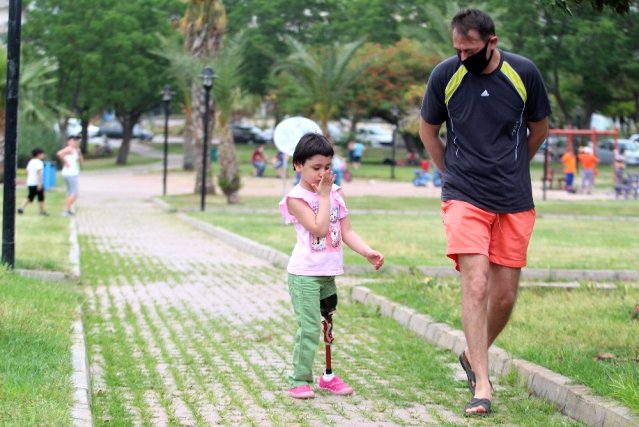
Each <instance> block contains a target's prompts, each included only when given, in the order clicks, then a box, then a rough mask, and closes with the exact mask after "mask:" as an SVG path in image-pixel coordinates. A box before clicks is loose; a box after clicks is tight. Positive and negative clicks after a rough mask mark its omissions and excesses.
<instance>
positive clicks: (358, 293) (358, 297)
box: [351, 286, 371, 303]
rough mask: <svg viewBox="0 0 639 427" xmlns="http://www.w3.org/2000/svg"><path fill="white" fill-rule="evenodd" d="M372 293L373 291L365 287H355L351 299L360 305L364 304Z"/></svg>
mask: <svg viewBox="0 0 639 427" xmlns="http://www.w3.org/2000/svg"><path fill="white" fill-rule="evenodd" d="M370 293H371V290H370V289H368V288H367V287H365V286H355V287H354V288H353V290H352V291H351V298H352V299H353V300H355V301H357V302H359V303H363V302H364V301H366V298H367V297H368V294H370Z"/></svg>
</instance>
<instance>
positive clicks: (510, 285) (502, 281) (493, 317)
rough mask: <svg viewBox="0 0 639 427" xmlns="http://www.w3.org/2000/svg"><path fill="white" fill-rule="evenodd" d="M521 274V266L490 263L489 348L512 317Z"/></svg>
mask: <svg viewBox="0 0 639 427" xmlns="http://www.w3.org/2000/svg"><path fill="white" fill-rule="evenodd" d="M520 274H521V269H520V268H510V267H504V266H503V265H497V264H492V263H491V264H490V269H489V270H488V323H487V325H488V348H490V346H491V345H492V344H493V342H494V341H495V339H496V338H497V337H498V336H499V334H500V333H501V331H502V330H503V329H504V327H505V326H506V324H507V323H508V320H509V319H510V315H511V313H512V311H513V307H514V306H515V301H517V289H518V288H519V277H520ZM471 366H472V362H471Z"/></svg>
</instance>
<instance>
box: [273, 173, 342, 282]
mask: <svg viewBox="0 0 639 427" xmlns="http://www.w3.org/2000/svg"><path fill="white" fill-rule="evenodd" d="M339 189H340V187H339V186H337V185H335V184H333V188H332V189H331V194H330V196H329V200H330V206H331V207H330V224H329V226H328V233H327V234H326V236H322V237H316V236H313V235H312V234H311V232H310V231H308V230H307V229H306V228H304V226H303V225H302V224H300V223H299V222H298V221H297V218H295V217H294V216H293V215H291V213H290V212H289V211H288V203H287V202H288V199H289V198H293V199H302V200H304V201H305V202H306V203H307V204H308V205H309V206H310V208H311V209H312V210H313V212H315V213H317V211H318V209H319V200H320V199H319V195H318V194H317V193H315V192H313V191H308V190H305V189H304V188H302V187H301V186H300V185H299V184H298V185H296V186H295V187H293V189H292V190H291V191H290V192H289V193H288V194H287V195H286V197H284V199H282V201H281V202H280V212H281V213H282V217H284V222H285V223H286V224H293V225H294V227H295V233H296V234H297V243H296V244H295V248H294V249H293V253H292V254H291V258H290V260H289V262H288V267H287V268H286V270H287V271H288V272H289V273H291V274H296V275H298V276H336V275H338V274H343V273H344V256H343V252H342V227H341V223H340V219H342V218H344V217H345V216H346V215H347V214H348V210H347V209H346V203H345V202H344V199H343V198H342V196H340V194H339V193H338V192H337V190H339Z"/></svg>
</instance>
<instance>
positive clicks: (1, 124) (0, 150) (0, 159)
mask: <svg viewBox="0 0 639 427" xmlns="http://www.w3.org/2000/svg"><path fill="white" fill-rule="evenodd" d="M4 114H5V110H4V108H2V109H0V184H1V183H3V182H4V131H5V125H6V123H5V115H4Z"/></svg>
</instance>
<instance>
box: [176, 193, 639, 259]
mask: <svg viewBox="0 0 639 427" xmlns="http://www.w3.org/2000/svg"><path fill="white" fill-rule="evenodd" d="M278 199H279V198H277V197H244V198H243V201H244V203H243V204H242V205H241V207H240V209H246V208H255V209H270V210H271V212H261V211H260V213H251V212H243V211H238V210H234V209H238V208H234V207H229V206H228V205H226V204H225V202H224V200H223V198H221V197H220V198H211V199H210V200H211V203H210V204H209V205H208V206H209V209H210V211H207V212H206V213H204V214H202V213H200V212H193V213H192V215H193V216H194V217H196V218H199V219H201V220H203V221H205V222H209V223H212V224H214V225H218V226H221V227H225V228H228V229H229V230H231V231H233V232H236V233H238V234H241V235H243V236H245V237H248V238H250V239H253V240H256V241H258V242H260V243H263V244H265V245H268V246H271V247H274V248H276V249H278V250H280V251H282V252H285V253H290V252H291V251H292V249H293V245H294V244H295V239H294V232H293V230H292V227H289V226H285V225H283V223H282V221H281V219H280V216H279V214H278V212H277V209H276V207H277V202H278ZM166 200H167V201H168V202H169V203H170V204H172V205H173V206H176V207H178V208H180V209H187V210H188V209H194V208H196V207H197V206H198V204H197V203H198V198H197V196H194V195H185V196H170V197H167V198H166ZM347 204H348V206H349V209H351V210H354V212H353V213H352V218H351V223H352V224H353V227H354V228H355V230H356V231H357V232H358V233H359V234H360V235H361V236H362V237H364V239H365V240H367V242H368V243H369V244H370V245H371V246H373V247H374V248H376V249H378V250H379V251H381V252H382V253H384V255H385V257H386V264H387V265H393V264H394V265H406V266H442V265H450V262H449V261H448V259H447V258H446V256H445V254H444V250H445V235H444V229H443V226H442V224H441V217H440V213H439V200H437V199H420V198H382V197H378V198H374V197H350V198H348V200H347ZM214 208H224V209H223V210H220V209H214ZM637 208H639V201H634V200H633V201H597V202H577V201H574V202H565V201H564V202H561V201H560V202H543V203H542V202H540V203H538V213H539V216H538V218H537V221H536V225H535V230H534V233H533V237H532V240H531V243H530V250H529V253H528V256H529V260H528V266H529V267H530V268H555V269H559V268H566V269H613V270H615V269H618V270H626V269H630V270H632V269H636V265H637V264H636V260H637V259H639V233H638V232H637V228H638V227H639V224H638V221H637V219H638V218H639V209H637ZM357 209H384V210H388V211H389V212H384V213H365V214H363V213H361V212H360V213H358V212H357V211H355V210H357ZM392 211H395V212H397V213H392ZM400 211H409V212H400ZM410 211H414V212H412V213H411V212H410ZM613 214H614V215H613ZM390 229H392V230H393V234H392V238H391V239H389V238H388V235H387V234H386V233H385V232H384V230H390ZM620 250H622V251H623V254H624V256H619V253H620V252H619V251H620ZM345 262H346V263H347V264H366V260H364V259H363V258H361V257H360V256H359V255H356V254H355V253H353V252H352V251H350V250H348V249H347V250H345Z"/></svg>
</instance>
